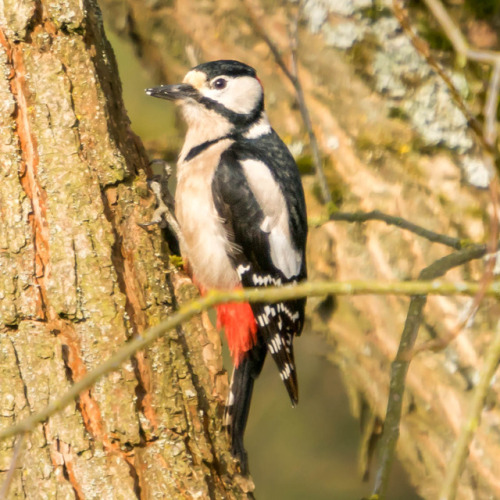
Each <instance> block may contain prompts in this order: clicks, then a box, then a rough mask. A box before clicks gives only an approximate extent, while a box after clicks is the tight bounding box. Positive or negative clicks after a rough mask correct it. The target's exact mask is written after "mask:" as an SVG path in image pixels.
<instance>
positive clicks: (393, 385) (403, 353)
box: [373, 247, 486, 499]
mask: <svg viewBox="0 0 500 500" xmlns="http://www.w3.org/2000/svg"><path fill="white" fill-rule="evenodd" d="M485 253H486V247H483V248H478V247H469V248H464V249H463V250H459V251H458V252H455V253H452V254H450V255H447V256H446V257H443V258H442V259H439V260H437V261H435V262H433V263H432V264H431V265H430V266H428V267H426V268H425V269H423V270H422V271H421V272H420V275H419V279H423V280H433V279H436V278H438V277H440V276H442V275H443V274H445V273H446V272H447V271H449V270H450V269H453V268H455V267H458V266H461V265H463V264H465V263H466V262H469V261H471V260H472V259H479V258H481V257H483V256H484V255H485ZM426 302H427V296H426V295H422V294H418V295H414V296H412V298H411V301H410V307H409V308H408V314H407V316H406V322H405V326H404V329H403V333H402V334H401V340H400V343H399V348H398V352H397V354H396V357H395V359H394V361H393V362H392V365H391V379H390V385H389V397H388V401H387V411H386V417H385V421H384V428H383V431H382V436H381V438H380V442H379V466H378V470H377V474H376V477H375V484H374V488H373V495H377V496H378V497H377V498H379V499H384V498H385V496H386V495H387V490H388V486H389V477H390V473H391V469H392V464H393V462H394V457H395V452H396V444H397V441H398V438H399V427H400V423H401V413H402V408H403V396H404V390H405V386H406V374H407V372H408V367H409V365H410V361H411V359H412V353H413V350H414V346H415V341H416V340H417V335H418V331H419V329H420V325H421V323H422V318H423V309H424V306H425V304H426Z"/></svg>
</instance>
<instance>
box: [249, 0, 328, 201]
mask: <svg viewBox="0 0 500 500" xmlns="http://www.w3.org/2000/svg"><path fill="white" fill-rule="evenodd" d="M242 2H243V4H244V6H245V7H246V9H247V11H248V14H249V15H248V21H249V23H250V25H251V26H252V29H253V30H254V31H255V33H256V34H257V35H258V36H260V37H261V38H262V39H263V40H264V42H266V44H267V46H268V47H269V50H270V51H271V53H272V54H273V56H274V59H275V61H276V64H277V65H278V66H279V67H280V68H281V70H282V71H283V73H284V74H285V76H286V77H287V78H288V80H290V83H291V84H292V85H293V88H294V89H295V94H296V97H297V102H298V104H299V109H300V114H301V116H302V121H303V122H304V126H305V127H306V130H307V135H308V137H309V145H310V147H311V150H312V155H313V162H314V168H315V170H316V176H317V179H318V183H319V186H320V189H321V195H322V197H323V202H324V203H330V202H331V201H332V195H331V193H330V190H329V189H328V182H327V180H326V177H325V172H324V170H323V163H322V161H321V154H320V151H319V146H318V141H317V139H316V134H315V133H314V130H313V126H312V121H311V116H310V114H309V108H308V107H307V104H306V100H305V96H304V91H303V89H302V84H301V82H300V78H299V75H298V63H297V47H298V23H299V18H300V2H299V6H298V9H299V11H298V12H297V16H296V18H295V20H294V22H292V26H291V28H292V29H291V32H292V33H291V35H292V36H291V37H290V46H291V59H292V69H291V70H290V69H288V66H287V65H286V64H285V61H284V60H283V57H282V56H281V53H280V50H279V49H278V47H277V45H276V44H275V43H274V42H273V41H272V40H271V38H270V36H269V35H268V34H267V32H266V31H265V29H264V27H263V26H264V23H263V20H262V19H260V18H259V17H258V16H257V14H256V13H255V11H254V8H253V6H252V5H251V4H250V2H249V1H248V0H242Z"/></svg>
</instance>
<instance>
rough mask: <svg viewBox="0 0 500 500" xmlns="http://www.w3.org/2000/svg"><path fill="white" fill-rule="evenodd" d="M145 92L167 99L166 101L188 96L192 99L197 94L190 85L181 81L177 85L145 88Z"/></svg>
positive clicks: (178, 99)
mask: <svg viewBox="0 0 500 500" xmlns="http://www.w3.org/2000/svg"><path fill="white" fill-rule="evenodd" d="M146 94H147V95H150V96H152V97H159V98H160V99H167V100H168V101H180V100H183V99H188V98H193V99H194V98H195V97H196V96H197V95H198V91H197V90H196V89H195V88H194V87H193V86H192V85H188V84H186V83H181V84H179V85H161V86H160V87H153V88H150V89H146Z"/></svg>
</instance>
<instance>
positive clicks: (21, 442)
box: [0, 433, 26, 499]
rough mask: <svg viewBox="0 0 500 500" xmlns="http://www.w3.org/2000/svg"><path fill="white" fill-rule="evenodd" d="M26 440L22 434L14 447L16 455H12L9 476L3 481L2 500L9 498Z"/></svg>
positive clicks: (0, 489)
mask: <svg viewBox="0 0 500 500" xmlns="http://www.w3.org/2000/svg"><path fill="white" fill-rule="evenodd" d="M25 438H26V434H25V433H22V434H21V435H20V436H19V437H18V438H17V443H16V445H15V446H14V453H13V454H12V459H11V461H10V466H9V470H8V471H7V475H6V476H5V479H4V481H3V484H2V488H0V499H2V498H7V497H8V494H9V490H10V486H11V484H12V480H13V479H14V473H15V472H16V468H17V463H18V461H19V458H20V456H21V451H22V449H23V445H24V440H25Z"/></svg>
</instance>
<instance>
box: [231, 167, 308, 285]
mask: <svg viewBox="0 0 500 500" xmlns="http://www.w3.org/2000/svg"><path fill="white" fill-rule="evenodd" d="M241 165H242V167H243V171H244V173H245V177H246V178H247V181H248V184H249V186H250V189H251V190H252V193H253V195H254V196H255V199H256V200H257V202H258V203H259V205H260V208H261V209H262V211H263V212H264V216H265V217H264V220H263V221H262V224H261V226H260V229H261V231H263V232H265V233H268V235H269V245H270V249H271V260H272V262H273V264H274V265H275V266H276V267H277V268H278V269H279V270H280V271H281V272H282V273H283V274H284V275H285V277H286V278H287V279H290V278H292V277H293V276H297V275H298V274H299V272H300V267H301V263H302V255H301V253H300V252H299V251H297V250H296V249H295V247H294V245H293V243H292V239H291V235H290V226H289V220H288V211H287V206H286V202H285V198H284V196H283V193H282V192H281V189H280V187H279V186H278V184H277V182H276V181H275V180H274V177H273V176H272V174H271V172H270V170H269V169H268V168H267V166H266V165H265V164H264V163H262V162H261V161H257V160H244V161H242V162H241Z"/></svg>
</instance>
